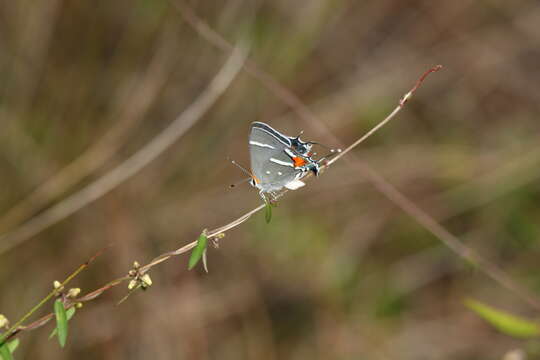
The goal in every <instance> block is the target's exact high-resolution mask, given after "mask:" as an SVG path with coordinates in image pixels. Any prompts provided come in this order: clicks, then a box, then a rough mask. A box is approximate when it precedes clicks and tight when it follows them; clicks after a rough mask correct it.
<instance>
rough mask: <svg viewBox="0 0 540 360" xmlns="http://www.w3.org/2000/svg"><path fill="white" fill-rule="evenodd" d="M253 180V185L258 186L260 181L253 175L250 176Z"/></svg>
mask: <svg viewBox="0 0 540 360" xmlns="http://www.w3.org/2000/svg"><path fill="white" fill-rule="evenodd" d="M251 177H252V178H253V180H255V184H260V182H261V180H259V179H258V178H257V177H256V176H255V175H251Z"/></svg>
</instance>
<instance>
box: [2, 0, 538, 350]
mask: <svg viewBox="0 0 540 360" xmlns="http://www.w3.org/2000/svg"><path fill="white" fill-rule="evenodd" d="M539 5H540V4H539V3H538V1H535V0H524V1H511V2H510V1H502V0H485V1H444V2H442V1H397V0H394V1H385V0H383V1H370V2H366V1H353V0H312V1H285V0H280V1H258V2H257V1H247V0H228V1H205V2H203V1H198V2H196V1H192V2H191V6H192V7H193V9H194V11H195V12H196V13H197V14H198V15H199V16H200V17H201V18H202V19H203V20H204V21H205V22H207V23H208V24H209V25H210V26H211V27H213V28H214V29H216V30H217V31H218V32H219V33H221V34H222V35H223V36H224V37H225V38H227V39H228V40H229V41H230V42H231V43H236V42H238V41H239V40H240V39H245V38H248V39H249V40H250V43H251V50H250V58H251V59H252V60H254V61H255V62H256V63H258V64H259V66H260V67H261V68H263V69H265V70H266V71H268V72H269V73H270V74H272V76H274V77H275V79H276V80H278V81H279V82H281V83H282V84H283V85H285V86H286V87H287V88H289V89H290V90H292V91H293V92H294V93H295V94H297V95H298V96H299V98H300V99H301V101H302V102H304V103H305V104H306V105H307V106H309V108H310V109H311V110H312V111H313V112H314V113H315V114H317V115H318V117H319V118H320V119H321V121H322V122H323V123H324V124H325V125H326V126H327V128H328V129H329V132H330V133H331V135H329V134H325V133H323V132H320V131H318V130H317V127H316V126H310V125H309V124H308V123H306V122H305V121H301V120H300V119H299V117H298V115H297V114H295V113H294V112H293V111H292V109H291V108H290V107H288V106H287V105H286V104H284V102H283V101H281V100H280V99H279V98H277V97H276V96H275V94H273V93H272V92H271V91H269V90H267V89H266V88H264V87H263V86H262V85H261V83H260V82H258V81H257V80H255V79H253V78H252V77H250V76H248V75H247V74H246V73H241V74H240V75H239V77H238V78H237V79H236V80H235V81H234V82H233V84H232V86H231V87H230V88H229V89H228V90H227V91H226V93H225V94H224V96H223V97H222V98H221V99H220V100H219V101H218V102H217V103H216V105H215V106H214V107H213V108H212V109H211V111H210V112H209V113H208V114H206V115H205V116H204V117H202V118H201V119H200V120H199V121H198V122H197V124H196V125H195V126H194V127H193V128H192V129H190V130H189V131H188V132H187V133H186V134H185V136H183V137H181V138H180V139H179V140H178V141H177V142H176V143H175V144H174V145H173V146H172V147H171V148H169V149H168V150H167V151H166V152H165V153H163V154H162V155H161V156H159V157H158V158H157V159H156V160H155V161H153V162H152V163H151V164H150V165H149V166H147V167H145V168H144V169H143V170H142V171H141V172H139V173H137V174H136V175H135V176H133V177H131V178H130V179H129V180H128V181H126V182H124V183H122V184H121V185H120V186H119V187H117V188H115V189H114V190H113V191H111V192H109V193H107V194H106V195H105V196H103V197H101V198H99V199H98V200H97V201H95V202H92V203H91V204H90V205H88V206H85V207H84V208H83V209H81V210H80V211H78V212H76V213H75V214H73V215H72V216H69V217H67V218H65V219H63V220H62V221H60V222H59V223H56V224H54V225H52V226H50V227H48V228H47V229H45V230H44V231H40V232H39V233H38V234H36V235H33V236H30V237H28V238H27V239H26V240H24V241H21V242H20V243H19V244H18V245H17V246H15V247H9V246H8V243H7V242H8V241H9V240H10V236H11V235H10V234H13V231H17V230H16V229H17V228H18V227H19V226H21V225H22V224H25V223H27V221H28V220H29V219H30V218H32V217H34V216H36V215H39V214H40V213H42V212H43V211H44V210H45V209H47V208H48V207H49V206H51V205H53V204H57V203H61V202H62V200H63V199H65V198H66V197H67V196H69V195H70V194H73V193H75V192H76V191H78V190H79V189H82V188H83V187H84V186H86V185H88V184H90V183H91V182H92V181H94V180H96V179H99V178H100V177H101V176H103V175H104V174H106V173H107V172H108V171H110V170H111V169H113V168H114V167H115V166H117V165H118V164H120V163H122V161H124V160H125V159H126V158H127V157H129V156H130V155H131V154H133V153H134V152H135V151H137V150H138V149H140V148H141V147H142V146H144V145H145V144H146V143H148V142H149V141H150V140H151V139H152V138H154V137H155V136H156V135H157V134H159V133H160V131H162V130H163V129H165V128H166V127H167V125H168V124H170V123H171V122H172V121H173V120H174V118H175V117H176V116H177V115H178V114H179V113H181V112H182V111H183V110H184V109H185V108H186V107H187V106H189V104H191V103H192V102H193V101H194V100H195V99H196V98H197V96H198V94H200V92H201V91H202V90H203V89H204V88H205V86H206V85H207V84H208V82H209V81H210V80H211V79H212V77H213V76H214V75H215V74H216V72H217V71H218V70H219V68H220V67H221V66H222V65H223V63H224V62H225V61H226V59H227V54H226V53H225V52H223V51H221V50H219V49H217V48H216V47H214V46H213V45H211V44H210V43H209V42H208V41H207V40H205V39H204V38H203V37H201V36H200V35H199V34H197V32H196V31H194V29H193V28H192V27H191V26H190V25H188V24H187V23H186V22H185V21H184V19H183V17H182V15H181V13H180V12H179V11H178V9H177V8H175V7H174V6H173V5H172V3H169V2H168V1H165V0H137V1H121V0H120V1H104V0H98V1H60V0H46V1H44V0H41V1H30V0H18V1H5V0H3V1H0V75H1V76H0V124H1V130H0V174H1V176H0V189H2V190H1V191H0V209H1V211H0V230H1V233H2V234H7V235H5V236H4V237H2V238H0V246H3V247H6V246H8V247H6V248H5V249H4V250H3V251H2V252H1V253H0V264H1V265H0V289H1V290H0V294H1V295H0V313H3V314H5V315H6V316H8V317H9V318H10V319H11V320H12V321H13V320H16V319H17V318H18V317H20V316H21V315H22V314H24V313H25V312H26V311H27V310H28V309H29V308H30V307H31V306H33V305H34V304H35V303H36V302H37V301H38V300H39V298H41V297H42V296H43V295H44V294H46V293H47V292H48V291H50V289H51V287H52V281H53V280H56V279H58V280H60V279H62V278H64V277H65V276H66V275H67V274H68V273H70V272H71V271H73V270H74V269H75V268H76V267H77V266H78V265H80V264H81V263H82V262H84V261H85V260H87V259H88V258H89V257H91V256H92V255H93V254H94V253H96V252H97V251H98V250H99V249H101V248H103V247H104V246H106V245H107V244H109V243H113V244H114V246H113V247H111V248H109V249H108V250H106V252H105V253H104V254H103V255H102V256H101V257H100V258H99V259H97V260H96V262H95V263H93V264H92V265H91V267H90V268H89V269H88V270H86V271H85V272H84V273H83V274H82V275H81V276H79V277H78V278H77V279H76V280H75V281H74V282H73V283H72V285H73V286H77V287H81V288H82V290H83V292H87V291H91V290H93V289H95V288H97V287H99V286H101V285H103V284H104V283H106V282H107V281H110V280H112V279H114V278H116V277H119V276H122V275H124V274H125V273H126V272H127V271H128V270H129V269H130V267H131V264H132V263H133V261H134V260H138V261H139V262H141V263H146V262H148V261H149V260H150V259H152V258H153V257H155V256H157V255H158V254H160V253H162V252H165V251H168V250H172V249H175V248H178V247H180V246H182V245H183V244H186V243H188V242H190V241H192V240H193V239H195V238H196V236H197V235H198V234H199V233H200V231H201V230H202V229H204V228H214V227H217V226H220V225H223V224H225V223H227V222H229V221H231V220H232V219H234V218H235V217H238V216H240V215H242V214H243V213H245V212H246V211H248V210H250V209H252V208H253V207H255V206H256V205H258V204H259V203H260V198H259V196H258V194H257V191H256V190H255V189H253V188H251V187H249V186H248V185H243V186H239V187H237V188H236V189H234V190H230V189H229V188H228V186H229V184H231V183H234V182H236V181H238V180H239V179H241V178H242V177H243V174H241V173H240V172H239V171H238V169H236V168H234V167H233V166H232V165H231V164H230V163H229V162H228V160H227V156H230V157H231V158H234V159H236V160H237V161H238V162H240V163H243V164H246V165H247V164H248V163H249V157H248V153H247V132H248V127H249V124H250V123H251V122H252V121H255V120H260V121H265V122H268V123H269V124H271V125H272V126H274V127H276V128H277V129H279V130H281V131H283V132H285V133H288V134H291V135H296V134H297V133H298V132H299V131H300V130H302V129H303V130H304V132H305V133H304V138H306V139H310V140H317V141H321V142H323V143H325V144H327V145H329V146H335V145H336V144H334V143H333V142H332V140H331V139H332V138H333V136H336V137H337V138H339V139H340V141H341V142H342V144H349V143H351V142H353V141H354V140H356V139H357V138H358V137H360V136H361V135H362V134H364V133H365V132H366V131H367V130H368V129H369V128H370V127H371V126H373V125H375V124H376V123H377V122H379V121H380V120H382V119H383V118H384V116H385V115H386V114H387V113H388V112H389V111H391V109H393V108H394V107H395V105H396V104H397V101H398V99H399V98H400V97H401V96H402V95H403V94H404V93H405V92H406V91H408V89H409V88H410V87H411V86H412V84H413V83H414V81H415V80H416V78H417V77H418V76H419V75H420V74H421V73H422V72H423V71H424V70H426V69H427V68H429V67H431V66H433V65H435V64H439V63H441V64H443V65H444V66H445V69H444V70H443V71H441V72H439V73H437V74H435V75H432V77H430V78H429V79H428V81H427V82H426V83H425V84H424V86H423V87H422V88H421V89H420V90H419V91H418V93H417V94H416V95H415V97H414V98H413V100H412V101H411V102H410V103H409V104H408V105H407V107H406V108H405V109H404V110H403V111H402V112H401V113H400V114H399V116H398V118H397V119H396V120H395V121H394V122H392V123H391V124H390V125H389V126H387V127H385V128H384V129H383V130H381V131H380V132H379V133H377V134H376V135H375V136H373V137H372V138H371V139H370V140H368V141H367V142H366V143H364V144H363V145H362V146H361V147H360V148H358V149H356V150H355V156H356V158H357V159H360V160H362V161H365V162H366V163H368V164H370V165H371V166H372V167H373V168H374V169H376V170H377V171H378V172H379V173H380V174H381V175H383V176H384V177H385V178H386V179H387V180H388V181H389V182H390V183H392V184H394V185H395V186H396V187H397V188H398V189H399V190H400V191H402V192H403V193H404V194H406V195H407V196H408V197H410V198H411V199H412V200H413V201H414V202H415V203H416V204H417V205H419V206H420V207H421V208H423V209H424V210H426V211H427V212H428V213H429V214H431V215H432V216H433V217H434V218H436V219H437V220H439V221H440V222H441V223H442V224H443V225H444V226H445V227H446V228H447V229H448V230H450V231H451V232H452V233H454V234H456V235H457V236H459V237H460V239H462V240H463V241H464V242H465V243H467V245H468V246H470V247H471V248H474V249H476V250H478V251H479V252H480V253H481V254H482V255H484V256H485V257H487V258H488V259H490V260H492V261H494V262H495V263H497V264H498V265H499V266H500V267H502V268H503V269H504V270H505V271H507V272H508V273H509V274H510V275H511V276H512V278H513V279H514V280H515V281H516V282H518V283H520V284H521V285H523V286H525V287H527V288H528V289H529V290H531V291H532V292H536V294H538V295H539V296H540V273H539V271H538V258H539V255H540V243H539V235H540V234H539V233H540V225H539V221H538V219H539V215H540V207H539V202H538V201H539V199H540V193H539V190H540V187H539V185H538V176H539V175H540V172H539V170H538V169H539V165H540V150H539V145H540V140H539V137H538V134H539V131H540V122H539V116H538V115H539V110H540V65H539V64H540V47H539V46H540V6H539ZM81 156H82V160H81ZM73 162H75V165H73ZM70 164H71V165H70ZM81 164H82V165H81ZM66 166H70V167H69V168H68V169H67V170H66ZM59 174H60V176H61V180H62V181H61V182H54V183H49V184H50V185H48V186H47V187H46V188H41V189H42V190H40V192H38V193H37V195H32V198H31V200H30V201H26V202H25V203H23V205H20V204H21V201H23V200H24V199H25V198H28V196H30V194H32V193H33V192H34V191H35V190H36V189H38V188H40V186H42V185H43V184H45V183H46V182H47V181H49V180H50V179H52V178H54V177H55V176H59ZM220 244H221V246H220V249H219V250H214V249H211V250H210V251H209V268H210V273H209V274H208V275H206V274H204V273H203V271H202V269H201V268H197V269H196V270H195V271H191V272H188V271H187V260H188V256H183V257H178V258H175V259H172V260H170V261H168V262H166V263H164V264H162V265H160V266H159V267H156V268H155V269H153V270H152V271H151V276H152V279H153V281H154V286H153V287H152V288H151V289H150V290H149V291H147V292H145V293H142V292H140V293H136V294H135V295H134V296H132V297H131V298H129V299H128V300H127V301H126V302H125V303H123V304H122V305H121V306H118V307H117V306H115V304H116V302H117V301H118V300H119V299H120V298H121V297H122V296H123V295H124V294H125V292H126V291H127V288H126V287H125V286H124V285H122V286H120V287H117V288H115V289H113V290H111V291H109V292H107V293H106V294H105V295H104V296H102V297H101V298H99V299H98V300H96V301H94V302H91V303H88V304H86V305H85V307H84V308H83V309H82V310H81V311H79V312H78V313H77V315H76V317H75V318H74V319H73V321H72V322H71V323H70V324H71V325H70V338H69V340H68V345H67V347H66V349H64V350H61V349H60V348H59V347H58V345H57V343H56V342H55V341H54V340H53V341H49V340H48V335H49V331H50V329H51V328H52V325H49V326H48V327H47V328H42V329H39V330H36V331H33V332H31V333H27V334H23V335H22V336H21V346H20V348H19V349H18V350H17V352H16V353H15V355H16V358H17V359H53V358H54V359H150V358H151V359H154V360H158V359H221V360H226V359H234V360H238V359H268V360H271V359H480V358H482V359H501V358H502V357H503V355H504V354H505V353H506V352H507V351H509V350H510V349H513V348H522V349H524V350H526V351H527V352H528V353H529V355H530V356H531V358H534V357H535V356H540V342H535V341H523V340H515V339H512V338H510V337H508V336H505V335H502V334H500V333H497V332H496V331H494V330H493V329H492V328H490V327H489V326H488V325H486V324H485V323H484V322H483V321H482V320H480V319H479V318H477V317H476V316H475V315H474V314H472V313H471V312H470V311H469V310H467V309H466V308H465V307H464V306H463V303H462V301H463V299H464V298H466V297H474V298H477V299H479V300H482V301H485V302H487V303H490V304H492V305H494V306H497V307H500V308H504V309H507V310H509V311H512V312H514V313H516V314H521V315H523V316H527V317H530V318H534V317H538V315H539V314H538V311H535V310H534V309H532V308H531V307H529V306H528V305H527V304H525V303H524V302H523V301H522V300H521V299H519V297H517V296H516V295H515V294H513V293H511V292H509V291H508V290H505V289H504V288H502V287H501V286H499V285H498V284H496V283H495V282H493V281H492V280H490V279H489V278H487V277H486V276H485V275H484V274H483V273H482V272H481V271H479V270H478V269H476V268H475V267H473V266H470V265H469V264H468V263H466V262H465V261H463V260H462V259H460V258H459V257H457V256H456V255H455V254H454V253H453V252H451V251H450V250H449V249H448V248H446V247H445V246H444V245H442V244H441V242H440V241H439V240H438V239H436V238H434V237H433V236H432V235H430V234H429V233H428V232H427V231H426V230H425V229H424V228H423V227H422V226H420V225H418V223H417V222H416V221H415V220H414V219H412V218H411V217H409V216H407V215H405V214H404V213H403V212H402V211H400V210H398V209H397V208H396V206H395V205H394V204H392V202H390V201H388V200H387V199H386V198H385V197H384V196H382V195H381V194H380V193H379V192H378V191H376V190H375V189H374V188H373V186H371V185H370V184H369V183H367V182H366V180H365V179H364V178H363V177H362V176H361V175H360V174H359V173H358V172H356V171H353V170H351V167H350V166H349V165H347V163H346V162H345V161H339V162H337V163H336V164H335V166H333V167H332V168H331V169H330V170H329V171H327V172H326V173H325V174H324V175H323V176H321V177H320V178H318V179H313V181H310V182H309V184H308V186H306V187H305V188H303V189H302V190H299V191H296V192H294V193H289V194H287V195H286V196H285V197H284V198H283V199H282V200H281V201H280V203H279V206H278V207H277V208H276V209H274V216H273V219H272V222H271V223H270V224H266V223H265V221H264V215H263V214H262V213H261V214H257V215H255V216H254V217H253V218H252V219H250V220H249V221H248V222H246V223H244V224H243V225H241V226H240V227H238V228H237V229H235V230H232V231H231V232H229V233H228V234H227V237H226V238H225V239H223V240H222V241H221V243H220ZM51 308H52V306H51ZM44 312H45V309H44V310H43V313H44Z"/></svg>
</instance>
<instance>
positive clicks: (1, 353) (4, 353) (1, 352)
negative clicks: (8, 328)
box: [0, 344, 13, 360]
mask: <svg viewBox="0 0 540 360" xmlns="http://www.w3.org/2000/svg"><path fill="white" fill-rule="evenodd" d="M0 358H2V359H3V360H13V356H12V355H11V351H10V350H9V348H8V344H4V345H2V346H0Z"/></svg>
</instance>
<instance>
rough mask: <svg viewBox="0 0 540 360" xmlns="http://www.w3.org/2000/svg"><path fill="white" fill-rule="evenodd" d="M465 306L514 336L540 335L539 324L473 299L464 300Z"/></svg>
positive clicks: (530, 336) (529, 336)
mask: <svg viewBox="0 0 540 360" xmlns="http://www.w3.org/2000/svg"><path fill="white" fill-rule="evenodd" d="M465 306H467V307H468V308H469V309H471V310H472V311H474V312H475V313H476V314H477V315H478V316H480V317H481V318H482V319H484V320H486V321H487V322H488V323H490V324H491V325H492V326H493V327H494V328H496V329H497V330H499V331H500V332H502V333H504V334H506V335H510V336H513V337H516V338H532V337H538V336H539V335H540V325H539V324H537V323H535V322H532V321H530V320H527V319H524V318H521V317H518V316H515V315H512V314H509V313H507V312H506V311H502V310H499V309H496V308H494V307H492V306H489V305H486V304H483V303H481V302H479V301H476V300H473V299H467V300H465Z"/></svg>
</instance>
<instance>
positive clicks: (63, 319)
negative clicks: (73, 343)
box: [54, 299, 68, 347]
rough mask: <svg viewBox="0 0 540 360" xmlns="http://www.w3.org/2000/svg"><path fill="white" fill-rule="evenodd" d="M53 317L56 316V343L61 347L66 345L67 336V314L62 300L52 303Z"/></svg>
mask: <svg viewBox="0 0 540 360" xmlns="http://www.w3.org/2000/svg"><path fill="white" fill-rule="evenodd" d="M54 315H55V316H56V330H57V333H58V343H59V344H60V346H61V347H64V346H65V345H66V340H67V334H68V323H67V314H66V308H64V304H63V303H62V300H60V299H56V301H55V302H54Z"/></svg>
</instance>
